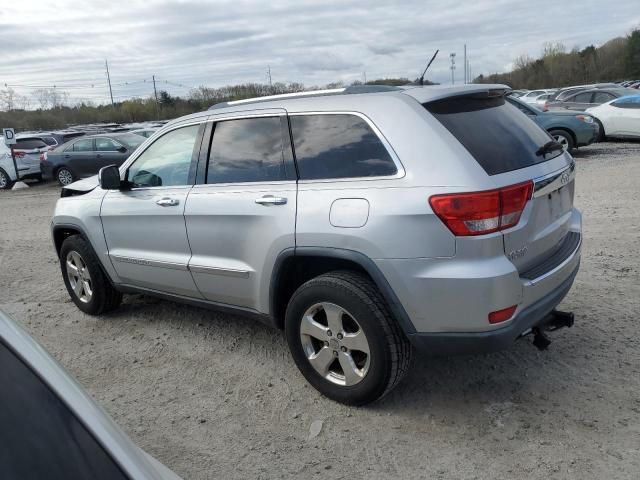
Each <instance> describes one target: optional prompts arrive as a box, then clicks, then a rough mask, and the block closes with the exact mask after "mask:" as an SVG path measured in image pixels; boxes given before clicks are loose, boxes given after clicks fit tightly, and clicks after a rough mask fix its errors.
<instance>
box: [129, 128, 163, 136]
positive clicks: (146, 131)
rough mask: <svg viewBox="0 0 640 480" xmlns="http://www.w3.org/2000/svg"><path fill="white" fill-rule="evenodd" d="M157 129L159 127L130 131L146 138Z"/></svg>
mask: <svg viewBox="0 0 640 480" xmlns="http://www.w3.org/2000/svg"><path fill="white" fill-rule="evenodd" d="M157 131H158V129H157V128H138V129H137V130H131V131H130V132H129V133H135V134H136V135H141V136H143V137H144V138H149V137H150V136H151V135H153V134H154V133H156V132H157Z"/></svg>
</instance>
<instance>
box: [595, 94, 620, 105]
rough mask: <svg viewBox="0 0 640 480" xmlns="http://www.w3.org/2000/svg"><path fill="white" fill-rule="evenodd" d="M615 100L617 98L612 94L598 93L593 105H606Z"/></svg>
mask: <svg viewBox="0 0 640 480" xmlns="http://www.w3.org/2000/svg"><path fill="white" fill-rule="evenodd" d="M614 98H616V97H614V96H613V95H611V94H610V93H606V92H598V93H596V94H595V95H594V96H593V103H605V102H608V101H609V100H613V99H614Z"/></svg>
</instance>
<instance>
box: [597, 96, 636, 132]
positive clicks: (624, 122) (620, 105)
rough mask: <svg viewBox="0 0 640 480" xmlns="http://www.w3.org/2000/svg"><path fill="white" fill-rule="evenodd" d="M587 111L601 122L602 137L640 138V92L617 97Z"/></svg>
mask: <svg viewBox="0 0 640 480" xmlns="http://www.w3.org/2000/svg"><path fill="white" fill-rule="evenodd" d="M586 112H587V113H589V114H590V115H593V116H594V117H595V118H596V120H597V121H598V123H599V124H600V139H604V138H605V137H618V138H640V94H638V95H630V96H626V97H620V98H616V99H615V100H612V101H610V102H607V103H603V104H602V105H598V106H597V107H592V108H588V109H587V110H586Z"/></svg>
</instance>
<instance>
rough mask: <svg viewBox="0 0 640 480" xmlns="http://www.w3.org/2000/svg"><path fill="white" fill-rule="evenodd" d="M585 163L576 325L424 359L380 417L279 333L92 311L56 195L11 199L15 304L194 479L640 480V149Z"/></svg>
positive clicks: (1, 234)
mask: <svg viewBox="0 0 640 480" xmlns="http://www.w3.org/2000/svg"><path fill="white" fill-rule="evenodd" d="M576 158H577V164H578V179H577V182H578V183H577V199H576V201H577V205H578V206H579V208H581V209H582V211H583V213H584V237H585V241H584V249H583V261H582V269H581V271H580V274H579V275H578V278H577V281H576V283H575V285H574V287H573V289H572V291H571V292H570V294H569V296H568V297H567V299H566V300H565V301H564V304H563V307H564V308H565V309H569V310H573V311H574V312H575V314H576V325H575V327H574V328H573V329H571V330H566V329H565V330H563V331H560V332H558V333H556V334H554V335H553V340H554V343H553V344H552V345H551V348H550V350H549V351H548V352H545V353H540V352H538V351H537V350H536V349H535V348H533V347H532V346H531V345H530V344H529V341H521V342H518V343H517V344H515V345H514V346H513V348H512V349H511V350H509V351H507V352H502V353H497V354H492V355H486V356H476V357H458V358H437V359H429V358H418V359H417V361H416V364H415V366H414V369H413V371H412V373H411V374H410V375H409V377H408V378H407V379H406V381H405V382H404V383H403V384H402V385H401V386H400V387H399V388H398V389H397V390H395V391H394V392H393V393H392V394H391V395H389V396H388V397H386V398H385V399H383V400H382V401H380V402H379V403H377V404H374V405H373V406H370V407H367V408H348V407H344V406H341V405H339V404H336V403H333V402H331V401H329V400H326V399H324V398H323V397H321V396H320V395H319V394H317V393H316V392H315V390H313V389H312V388H311V387H309V386H307V384H306V382H305V380H304V379H303V378H302V376H301V375H300V374H299V373H298V371H297V370H296V368H295V366H294V364H293V362H292V360H291V359H290V357H289V354H288V351H287V348H286V344H285V341H284V338H283V336H282V335H281V334H280V332H277V331H272V330H270V329H268V328H267V327H265V326H262V325H260V324H257V323H254V322H252V321H250V320H245V319H242V318H238V317H232V316H228V315H223V314H218V313H215V312H210V311H206V310H200V309H197V308H191V307H187V306H182V305H176V304H172V303H168V302H164V301H160V300H156V299H153V298H150V297H144V296H129V297H127V298H126V299H125V302H124V304H123V306H122V307H121V308H120V309H119V310H118V311H116V312H114V313H113V314H111V315H109V316H107V317H106V318H101V319H96V318H92V317H89V316H85V315H84V314H82V313H80V312H79V310H78V309H77V308H75V306H74V305H73V303H71V301H70V300H69V298H68V296H67V293H66V291H65V289H64V286H63V283H62V280H61V277H60V272H59V269H58V263H57V260H56V258H55V255H54V252H53V249H52V246H51V241H50V238H49V219H50V216H51V213H52V211H53V206H54V203H55V201H56V198H57V197H58V194H59V190H58V188H56V187H55V186H53V185H44V186H41V185H35V186H33V188H30V189H28V190H23V191H19V192H0V308H2V309H3V310H5V311H6V312H7V313H9V314H11V315H12V316H13V317H14V318H15V319H16V320H19V321H20V322H22V323H23V324H24V325H25V326H26V328H27V329H28V330H29V331H30V332H31V333H32V334H33V335H34V336H35V338H36V339H37V340H39V341H40V342H41V343H42V344H43V345H44V346H45V347H46V348H47V349H48V350H49V351H50V352H51V353H52V354H53V356H54V357H56V358H57V359H58V360H59V361H60V362H61V363H62V364H63V365H64V366H65V367H66V368H67V369H68V370H69V371H70V372H71V373H72V374H73V375H74V376H75V377H76V378H77V379H78V380H79V381H80V383H81V384H83V385H84V386H85V387H86V388H87V390H88V391H89V392H90V393H91V394H92V395H93V396H94V398H96V399H97V400H98V401H99V402H100V403H101V404H102V405H103V406H104V407H105V408H106V410H107V411H108V412H109V413H110V414H111V415H112V416H113V418H114V419H115V420H116V422H117V423H118V424H120V425H121V426H122V427H123V428H124V430H125V431H126V432H127V433H128V434H130V435H131V437H132V438H133V440H134V441H136V442H137V443H138V444H139V445H140V446H142V447H143V448H144V449H145V450H147V451H148V452H150V453H151V454H152V455H154V456H156V457H157V458H158V459H159V460H161V461H162V462H163V463H165V464H166V465H168V466H169V467H171V468H172V469H173V470H175V471H176V472H177V473H178V474H180V475H181V476H183V477H184V478H185V479H188V478H222V479H229V478H288V477H296V478H297V477H302V476H304V477H307V478H309V477H311V478H316V477H322V478H429V479H433V478H456V479H475V478H478V479H485V478H487V479H493V478H527V479H528V478H541V479H542V478H543V479H549V478H580V479H591V478H593V479H602V478H614V479H622V478H639V477H640V341H639V338H640V318H639V317H640V241H639V240H640V144H633V143H605V144H599V145H596V146H592V147H589V148H585V149H582V150H581V151H580V152H579V153H578V154H576ZM314 421H321V422H322V430H321V431H320V433H319V435H317V436H316V437H313V438H310V433H309V432H310V426H311V424H312V422H314Z"/></svg>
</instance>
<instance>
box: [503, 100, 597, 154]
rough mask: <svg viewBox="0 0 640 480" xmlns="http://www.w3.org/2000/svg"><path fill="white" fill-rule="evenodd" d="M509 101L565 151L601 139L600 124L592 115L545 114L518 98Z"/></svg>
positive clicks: (558, 112)
mask: <svg viewBox="0 0 640 480" xmlns="http://www.w3.org/2000/svg"><path fill="white" fill-rule="evenodd" d="M507 101H508V102H509V103H511V105H513V106H515V107H516V108H518V109H519V110H520V111H521V112H522V113H524V114H525V115H527V116H528V117H529V118H530V119H531V120H533V121H534V122H536V123H537V124H538V125H539V126H540V127H542V128H543V129H545V130H546V131H547V132H549V135H551V136H552V137H553V138H554V140H556V141H557V142H558V143H560V144H561V145H562V147H563V148H564V149H565V150H568V151H571V150H573V149H574V148H576V147H584V146H586V145H590V144H591V143H593V142H595V141H596V140H597V139H598V138H599V131H600V130H599V128H598V127H599V126H598V123H597V122H596V121H595V120H594V118H593V117H592V116H591V115H587V114H582V113H576V112H564V111H549V112H545V111H542V110H540V109H538V108H536V107H534V106H533V105H529V104H527V103H525V102H523V101H521V100H520V99H518V98H511V97H507Z"/></svg>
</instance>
